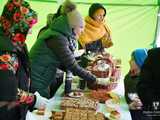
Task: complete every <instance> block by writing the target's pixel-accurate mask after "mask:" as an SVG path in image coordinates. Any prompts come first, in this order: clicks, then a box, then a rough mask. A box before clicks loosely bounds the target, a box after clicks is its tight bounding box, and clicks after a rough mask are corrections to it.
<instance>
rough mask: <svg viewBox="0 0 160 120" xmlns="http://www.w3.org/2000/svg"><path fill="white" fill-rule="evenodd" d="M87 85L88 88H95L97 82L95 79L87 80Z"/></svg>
mask: <svg viewBox="0 0 160 120" xmlns="http://www.w3.org/2000/svg"><path fill="white" fill-rule="evenodd" d="M87 87H88V88H89V89H92V90H95V89H97V82H96V80H95V81H93V80H87Z"/></svg>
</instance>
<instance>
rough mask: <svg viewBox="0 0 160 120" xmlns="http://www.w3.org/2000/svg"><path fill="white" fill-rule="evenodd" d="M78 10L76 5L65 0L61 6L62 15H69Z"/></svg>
mask: <svg viewBox="0 0 160 120" xmlns="http://www.w3.org/2000/svg"><path fill="white" fill-rule="evenodd" d="M75 9H76V4H75V3H73V2H71V1H70V0H65V1H64V2H63V4H62V5H60V11H57V12H60V14H67V13H68V12H71V11H73V10H75Z"/></svg>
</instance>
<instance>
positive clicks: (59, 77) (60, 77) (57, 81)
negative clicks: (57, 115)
mask: <svg viewBox="0 0 160 120" xmlns="http://www.w3.org/2000/svg"><path fill="white" fill-rule="evenodd" d="M63 74H64V73H60V74H58V75H56V79H55V80H53V81H52V83H51V85H50V98H51V97H53V96H54V95H55V93H56V91H57V90H58V88H59V87H60V86H61V85H62V83H63Z"/></svg>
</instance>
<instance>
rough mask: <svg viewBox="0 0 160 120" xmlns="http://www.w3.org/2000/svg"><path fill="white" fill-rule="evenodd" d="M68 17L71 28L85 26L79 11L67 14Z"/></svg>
mask: <svg viewBox="0 0 160 120" xmlns="http://www.w3.org/2000/svg"><path fill="white" fill-rule="evenodd" d="M67 17H68V23H69V25H70V27H71V28H75V27H76V26H79V27H83V26H84V20H83V18H82V15H81V14H80V12H79V11H77V10H73V11H71V12H69V13H67Z"/></svg>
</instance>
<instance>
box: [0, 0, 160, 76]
mask: <svg viewBox="0 0 160 120" xmlns="http://www.w3.org/2000/svg"><path fill="white" fill-rule="evenodd" d="M5 1H7V0H0V12H1V11H2V8H3V5H4V3H5ZM28 1H29V2H30V3H31V6H32V7H33V8H34V9H35V10H36V11H37V12H38V19H39V21H38V24H37V25H36V26H34V27H33V30H32V35H28V38H27V44H28V48H29V49H30V48H31V46H32V45H33V43H34V41H35V40H36V36H37V33H38V30H39V29H40V28H41V27H43V26H44V25H45V23H46V15H47V14H48V13H54V12H56V9H57V8H58V4H57V3H56V1H55V0H28ZM73 2H76V3H77V6H78V9H79V11H80V12H81V13H82V15H83V16H86V15H87V14H88V8H89V6H90V4H91V3H93V2H99V3H103V4H104V6H105V8H106V10H107V16H106V23H107V24H108V25H109V26H110V28H111V30H112V38H113V42H114V46H113V47H112V48H109V49H108V51H109V52H111V53H112V54H113V56H115V57H118V58H121V59H122V71H123V73H126V72H128V69H129V64H128V61H129V58H130V54H131V52H132V50H134V49H136V48H151V47H152V43H153V41H154V39H155V38H154V37H155V33H156V24H157V13H158V9H159V6H158V5H159V4H158V3H159V2H158V0H73Z"/></svg>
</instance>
